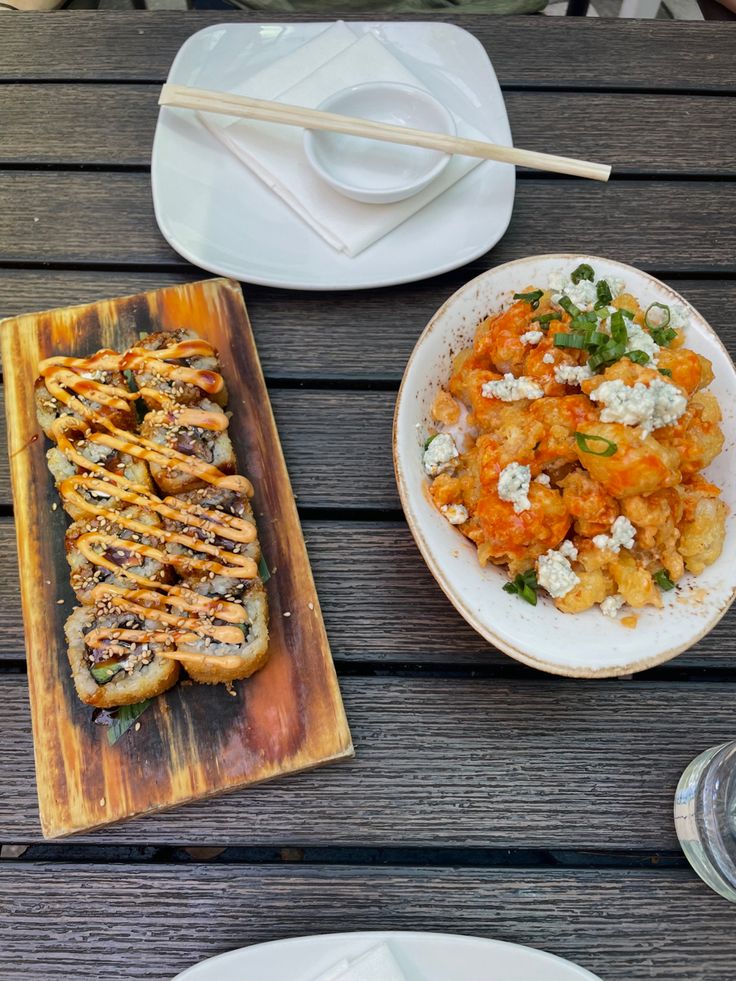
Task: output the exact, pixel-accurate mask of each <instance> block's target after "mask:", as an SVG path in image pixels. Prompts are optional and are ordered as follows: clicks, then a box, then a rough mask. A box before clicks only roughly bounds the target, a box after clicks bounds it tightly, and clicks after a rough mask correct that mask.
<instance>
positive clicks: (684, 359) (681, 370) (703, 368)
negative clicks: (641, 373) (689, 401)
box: [657, 347, 713, 397]
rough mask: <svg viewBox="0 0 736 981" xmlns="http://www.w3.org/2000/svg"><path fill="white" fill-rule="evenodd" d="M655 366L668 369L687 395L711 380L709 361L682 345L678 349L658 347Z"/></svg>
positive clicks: (703, 386) (711, 369)
mask: <svg viewBox="0 0 736 981" xmlns="http://www.w3.org/2000/svg"><path fill="white" fill-rule="evenodd" d="M657 368H664V369H665V371H669V372H670V375H671V377H672V381H673V382H674V383H675V385H679V386H680V388H683V389H684V390H685V391H686V392H687V394H688V397H689V396H690V395H692V394H693V393H694V392H697V391H698V389H700V388H705V387H706V385H710V383H711V382H712V381H713V366H712V365H711V363H710V361H709V360H708V359H707V358H704V357H703V355H702V354H696V353H695V351H689V350H688V349H687V348H684V347H682V348H680V349H679V351H673V350H672V349H671V348H668V347H663V348H660V350H659V354H658V355H657Z"/></svg>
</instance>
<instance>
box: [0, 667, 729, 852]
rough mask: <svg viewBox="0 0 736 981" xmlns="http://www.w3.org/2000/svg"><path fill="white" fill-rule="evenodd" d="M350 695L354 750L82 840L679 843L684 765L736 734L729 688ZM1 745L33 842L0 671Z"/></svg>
mask: <svg viewBox="0 0 736 981" xmlns="http://www.w3.org/2000/svg"><path fill="white" fill-rule="evenodd" d="M341 689H342V692H343V696H344V699H345V707H346V710H347V714H348V719H349V721H350V727H351V730H352V733H353V737H354V739H355V748H356V758H355V760H351V761H346V762H343V763H341V764H340V765H339V766H336V767H328V768H326V769H323V770H319V771H315V772H313V773H309V774H302V775H300V776H295V777H286V778H284V779H282V780H279V781H275V782H273V783H270V784H264V785H263V786H261V787H257V788H254V789H252V790H249V791H238V792H235V793H233V794H229V795H226V796H224V797H221V798H217V799H214V800H211V801H201V802H198V803H196V804H191V805H186V806H183V807H180V808H176V809H174V810H172V811H170V812H168V813H166V814H152V815H149V816H147V817H145V818H140V819H134V820H133V821H131V822H129V823H123V824H120V825H115V826H111V827H108V828H105V829H102V830H101V831H99V832H90V833H88V834H85V835H84V836H83V840H96V841H98V842H102V841H105V842H118V843H119V842H130V843H133V844H141V843H151V844H153V843H159V844H174V843H180V844H208V845H225V844H231V845H235V844H240V845H293V846H297V847H298V846H300V845H308V844H312V845H317V844H321V845H333V846H335V845H363V846H371V845H376V846H378V845H385V846H389V845H397V846H398V845H417V846H419V845H424V846H440V845H454V846H483V847H498V848H524V847H540V848H577V849H586V848H593V849H599V848H612V849H654V850H655V851H658V850H662V849H672V848H676V847H677V838H676V836H675V832H674V826H673V822H672V801H673V798H674V792H675V787H676V785H677V781H678V779H679V777H680V774H681V773H682V771H683V770H684V768H685V766H686V765H687V763H688V762H689V761H690V759H691V758H692V757H693V756H695V755H696V754H697V753H698V752H700V751H701V750H703V749H706V748H708V747H709V746H714V745H717V744H718V743H720V742H724V741H725V740H726V739H730V738H732V736H733V686H732V685H726V684H716V683H713V684H710V683H703V684H680V683H668V684H663V683H659V684H654V683H651V682H644V681H641V682H638V681H634V682H626V681H607V682H592V683H590V682H581V681H572V682H568V681H559V680H558V679H553V678H542V679H540V680H533V681H526V680H524V681H501V680H499V679H475V680H463V679H458V678H455V679H452V678H449V679H442V678H419V679H417V678H400V677H376V678H357V677H343V678H342V680H341ZM141 722H142V725H143V728H142V729H141V732H140V734H135V733H134V734H132V738H136V736H137V735H138V736H143V735H145V726H146V717H145V715H144V716H142V718H141ZM0 744H1V745H2V746H3V752H2V754H1V755H0V787H2V788H3V791H2V792H3V807H2V809H1V810H0V840H2V841H6V842H8V841H14V842H19V843H27V842H30V841H35V840H38V839H39V837H40V831H39V827H38V818H37V808H36V793H35V787H34V781H33V754H32V746H31V733H30V720H29V716H28V708H27V693H26V679H25V678H24V677H22V676H18V675H9V674H0Z"/></svg>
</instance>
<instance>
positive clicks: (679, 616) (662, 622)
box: [393, 254, 736, 678]
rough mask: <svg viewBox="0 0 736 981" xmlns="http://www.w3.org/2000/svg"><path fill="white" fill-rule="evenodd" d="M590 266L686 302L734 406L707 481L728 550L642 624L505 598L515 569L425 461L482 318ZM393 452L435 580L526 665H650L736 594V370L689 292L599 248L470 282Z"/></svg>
mask: <svg viewBox="0 0 736 981" xmlns="http://www.w3.org/2000/svg"><path fill="white" fill-rule="evenodd" d="M581 262H588V263H590V265H591V266H592V267H593V269H594V270H595V272H596V275H597V276H605V277H615V278H617V279H621V280H623V282H624V285H625V289H626V291H627V292H630V293H633V295H634V296H635V297H636V298H637V299H638V300H639V302H640V303H641V305H642V306H644V307H647V306H649V304H650V303H655V302H658V303H665V304H673V303H679V304H682V306H683V307H684V308H685V310H686V312H687V314H688V315H689V318H690V325H689V327H688V328H687V330H686V331H685V345H686V346H687V347H688V348H691V349H692V350H694V351H697V352H698V353H699V354H704V355H705V356H706V357H707V358H709V359H710V361H711V362H712V364H713V371H714V372H715V380H714V381H713V382H712V384H711V385H710V386H709V391H711V392H713V394H714V395H715V396H716V397H717V398H718V401H719V403H720V406H721V409H722V411H723V422H722V428H723V432H724V434H725V437H726V441H725V445H724V447H723V452H722V453H721V455H720V456H718V457H717V458H716V459H715V460H714V462H713V463H712V464H711V466H710V467H708V468H707V469H706V471H705V475H706V478H707V479H709V480H712V481H713V482H714V483H716V484H718V486H719V487H721V488H722V497H723V499H724V500H725V501H726V503H727V504H728V505H729V507H730V508H731V513H730V514H729V516H728V519H727V521H726V541H725V544H724V546H723V553H722V554H721V557H720V558H719V559H718V560H717V561H716V562H714V563H713V565H711V566H708V568H707V569H706V570H705V571H704V572H703V573H702V574H701V575H699V576H693V575H690V574H687V575H685V576H684V577H683V578H682V579H681V580H680V582H679V583H678V585H677V588H676V589H673V590H672V591H671V592H668V593H663V594H662V600H663V601H664V608H663V609H661V610H656V609H654V608H653V607H651V606H648V607H645V608H644V609H642V610H636V611H633V612H636V613H637V614H638V616H639V620H638V624H637V626H636V628H635V629H634V630H627V629H626V627H624V626H622V625H621V624H620V623H619V622H617V621H615V620H611V619H608V618H607V617H605V616H603V615H602V614H601V612H600V610H599V609H598V608H597V607H594V608H593V609H591V610H586V611H585V612H584V613H576V614H566V613H560V612H559V611H558V610H557V609H556V608H555V606H554V604H553V603H552V600H551V599H550V598H549V597H548V596H547V595H546V594H545V593H540V596H539V602H538V603H537V605H536V606H529V604H527V603H524V602H522V601H521V600H519V599H518V598H517V597H516V596H510V595H509V594H508V593H505V592H504V591H503V589H502V588H501V587H502V586H503V584H504V583H505V582H507V581H508V580H507V577H506V574H505V572H504V571H503V570H502V569H500V568H499V567H498V566H493V565H490V564H489V565H487V566H486V567H485V568H481V566H480V564H479V562H478V555H477V552H476V548H475V545H473V543H472V542H470V541H468V539H467V538H465V537H464V536H463V535H462V534H461V533H460V532H459V531H458V530H457V529H456V528H453V526H452V525H451V524H450V523H449V522H448V521H446V520H445V518H444V517H443V516H442V515H441V514H440V512H439V511H438V510H437V508H436V507H435V506H434V504H433V502H432V498H431V497H430V495H429V482H428V479H427V477H426V475H425V473H424V468H423V466H422V449H423V442H424V440H425V439H426V437H427V431H428V430H429V429H430V428H433V426H432V420H431V414H430V410H431V406H432V402H433V401H434V399H435V396H436V395H437V392H438V391H439V389H440V388H443V387H446V385H447V380H448V378H449V376H450V371H451V369H452V361H453V358H454V356H455V355H456V354H457V353H458V351H460V350H461V349H462V348H464V347H467V346H468V345H470V344H471V343H472V341H473V336H474V334H475V329H476V327H477V326H478V324H479V323H480V321H481V320H483V319H484V318H485V317H486V316H487V315H488V314H489V313H493V312H496V311H499V310H501V309H502V308H503V307H505V306H507V305H508V304H509V303H510V302H512V294H513V293H514V292H517V291H519V290H521V289H524V287H527V286H529V285H530V284H532V283H534V284H535V285H538V286H540V287H546V286H547V283H548V280H549V277H550V274H551V273H561V272H562V273H570V272H572V270H573V269H575V267H576V266H578V265H580V263H581ZM727 315H728V313H727V311H726V312H725V313H724V316H727ZM393 449H394V466H395V468H396V478H397V481H398V485H399V494H400V496H401V503H402V505H403V508H404V513H405V514H406V519H407V521H408V523H409V527H410V529H411V531H412V534H413V535H414V538H415V540H416V543H417V545H418V546H419V549H420V551H421V553H422V555H423V556H424V559H425V561H426V563H427V565H428V566H429V569H430V571H431V573H432V575H433V576H434V577H435V579H436V580H437V582H438V583H439V585H440V586H441V588H442V589H443V590H444V592H445V593H446V594H447V596H448V598H449V599H450V601H451V602H452V603H453V604H454V606H455V607H456V608H457V610H458V611H459V612H460V613H461V614H462V616H463V617H464V618H465V619H466V620H467V621H468V623H469V624H470V625H471V626H472V627H474V628H475V629H476V630H477V631H478V633H480V634H482V636H483V637H485V638H486V640H488V641H490V642H491V643H492V644H494V645H495V646H496V647H498V648H500V650H502V651H505V652H506V653H507V654H510V655H511V656H512V657H515V658H516V659H517V660H519V661H523V662H524V663H525V664H529V665H531V666H532V667H535V668H539V669H541V670H542V671H549V672H551V673H553V674H563V675H570V676H573V677H583V678H603V677H610V676H613V675H622V674H630V673H631V672H632V671H641V670H642V669H644V668H649V667H652V666H653V665H655V664H661V663H662V662H663V661H668V660H669V659H670V658H672V657H674V656H675V655H676V654H679V653H680V652H681V651H684V650H685V649H686V648H688V647H691V646H692V645H693V644H694V643H695V642H696V641H698V640H700V638H701V637H704V636H705V634H707V633H708V631H709V630H711V629H712V628H713V627H714V626H715V625H716V624H717V623H718V621H719V620H720V619H721V617H722V616H723V614H724V613H725V612H726V610H727V609H728V608H729V606H730V605H731V603H732V601H733V599H734V592H735V591H736V371H735V370H734V366H733V363H732V361H731V359H730V358H729V356H728V353H727V352H726V349H725V348H724V346H723V344H722V343H721V341H720V339H719V338H718V336H717V335H716V333H715V331H714V330H713V329H712V327H710V326H709V324H708V323H707V322H706V320H705V319H704V317H702V316H701V315H700V314H699V313H698V312H697V310H695V309H694V308H693V307H692V306H691V305H690V304H689V303H688V302H687V300H686V299H685V298H684V297H682V296H680V295H679V294H678V293H675V291H674V290H672V289H670V287H669V286H666V285H665V284H664V283H662V282H660V281H659V280H658V279H655V278H654V277H653V276H650V275H648V274H647V273H645V272H642V271H641V270H639V269H634V268H633V267H632V266H626V265H624V264H623V263H621V262H615V261H614V260H612V259H602V258H597V257H595V256H589V255H572V254H570V255H563V254H558V255H540V256H532V257H531V258H528V259H517V260H515V261H514V262H507V263H505V264H504V265H502V266H497V267H496V268H495V269H490V270H489V271H488V272H485V273H483V274H482V275H481V276H478V277H477V279H473V280H471V281H470V282H469V283H466V285H465V286H463V287H461V288H460V289H459V290H458V291H457V293H455V294H454V295H453V296H451V297H450V298H449V300H447V301H446V302H445V304H444V305H443V306H442V307H440V309H439V310H438V311H437V313H436V314H435V315H434V317H433V318H432V319H431V320H430V322H429V324H428V325H427V327H426V328H425V330H424V333H423V334H422V335H421V337H420V338H419V340H418V341H417V343H416V346H415V348H414V351H413V353H412V355H411V357H410V358H409V363H408V365H407V367H406V371H405V372H404V379H403V381H402V383H401V389H400V390H399V397H398V400H397V403H396V414H395V416H394V445H393ZM627 612H630V611H628V610H627Z"/></svg>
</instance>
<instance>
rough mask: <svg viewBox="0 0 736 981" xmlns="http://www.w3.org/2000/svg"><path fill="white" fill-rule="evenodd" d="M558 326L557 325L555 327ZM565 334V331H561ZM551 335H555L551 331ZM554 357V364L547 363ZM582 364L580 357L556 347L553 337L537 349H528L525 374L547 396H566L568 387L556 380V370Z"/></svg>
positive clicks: (543, 341)
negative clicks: (561, 366)
mask: <svg viewBox="0 0 736 981" xmlns="http://www.w3.org/2000/svg"><path fill="white" fill-rule="evenodd" d="M555 326H557V325H555ZM560 332H561V333H564V331H560ZM550 333H553V332H552V331H550ZM549 356H552V357H553V358H554V361H553V362H551V363H550V362H549V361H545V360H544V359H545V358H548V357H549ZM580 364H581V358H580V355H579V354H577V352H572V351H569V350H566V349H563V348H559V347H555V345H554V342H553V340H552V337H549V335H548V336H547V337H545V338H544V339H543V340H541V341H540V342H539V344H537V345H536V346H535V347H529V348H528V354H527V356H526V359H525V361H524V374H525V375H526V377H527V378H531V379H532V381H535V382H536V383H537V385H539V386H540V388H542V389H543V390H544V394H545V395H558V396H561V395H566V394H567V390H568V389H567V386H566V385H564V384H562V383H561V382H558V381H557V379H556V378H555V368H558V367H559V366H560V365H570V366H571V367H575V366H578V365H580Z"/></svg>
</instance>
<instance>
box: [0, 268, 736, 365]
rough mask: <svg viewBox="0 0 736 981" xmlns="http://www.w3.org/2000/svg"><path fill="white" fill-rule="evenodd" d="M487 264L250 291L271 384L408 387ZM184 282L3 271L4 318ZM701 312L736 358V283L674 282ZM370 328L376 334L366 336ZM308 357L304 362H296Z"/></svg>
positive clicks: (170, 277)
mask: <svg viewBox="0 0 736 981" xmlns="http://www.w3.org/2000/svg"><path fill="white" fill-rule="evenodd" d="M486 265H487V260H479V261H478V262H477V263H473V264H472V265H470V266H464V267H463V268H462V269H456V270H454V271H453V272H451V273H446V274H445V275H444V276H438V277H436V278H434V279H430V280H424V281H423V282H420V283H411V284H409V285H407V286H402V287H401V289H400V290H396V289H390V290H365V291H363V292H361V293H358V294H355V293H326V294H324V295H320V296H315V294H314V293H300V292H296V291H291V290H273V289H268V288H266V287H263V286H253V285H251V284H249V283H246V284H245V285H244V286H243V291H244V293H245V302H246V305H247V307H248V312H249V314H250V317H251V320H252V322H253V332H254V334H255V337H256V343H257V345H258V353H259V355H260V358H261V362H262V364H263V370H264V371H265V373H266V376H267V377H268V378H269V379H273V380H278V379H301V380H306V381H308V380H309V379H313V378H318V379H321V380H333V379H334V380H344V379H350V380H357V381H363V380H365V381H373V380H376V379H381V380H390V381H395V382H398V381H399V380H400V379H401V376H402V374H403V371H404V367H405V365H406V361H407V358H408V357H409V355H410V353H411V350H412V348H413V346H414V344H415V342H416V339H417V337H418V336H419V334H420V333H421V331H422V329H423V328H424V326H425V324H426V323H427V322H428V321H429V319H430V317H431V316H432V315H433V313H434V312H435V310H437V308H438V307H439V306H441V304H442V303H444V301H445V300H446V299H447V297H448V296H450V295H451V294H452V293H454V292H455V290H456V289H458V288H459V287H460V286H462V285H463V283H465V282H467V280H468V279H470V278H472V277H473V276H474V275H477V274H478V273H480V272H482V271H483V268H484V267H485V266H486ZM201 275H202V274H201V272H200V270H198V269H195V268H190V269H189V270H188V271H187V272H182V273H164V272H159V273H144V272H101V271H97V270H74V271H62V270H54V269H43V270H39V269H0V320H1V319H2V318H3V317H10V316H14V315H16V314H18V313H27V312H30V311H33V310H46V309H50V308H51V307H58V306H69V305H72V304H75V303H88V302H91V301H93V300H102V299H106V298H108V297H113V296H124V295H126V294H127V293H136V292H138V291H139V290H142V289H145V290H148V289H157V288H158V287H160V286H169V285H172V284H176V283H183V282H192V281H194V280H195V279H199V278H201ZM668 282H669V283H670V285H672V286H673V287H674V289H676V290H679V291H680V292H681V293H682V294H683V295H684V296H685V297H687V299H688V300H690V301H691V302H692V303H693V305H694V306H695V307H696V308H697V309H698V310H700V312H701V313H702V314H703V316H704V317H706V318H707V319H708V320H709V321H710V323H711V325H712V326H713V327H714V328H715V329H716V330H717V331H718V332H719V333H720V335H721V337H722V338H723V341H724V343H725V344H726V346H727V347H729V349H730V350H731V351H732V352H734V353H736V322H734V319H733V317H732V316H731V312H730V311H731V310H732V309H734V308H735V307H736V280H725V279H724V280H721V281H707V282H702V281H697V280H673V279H670V280H668ZM365 325H367V326H368V329H365ZM296 352H298V357H297V356H296Z"/></svg>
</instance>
